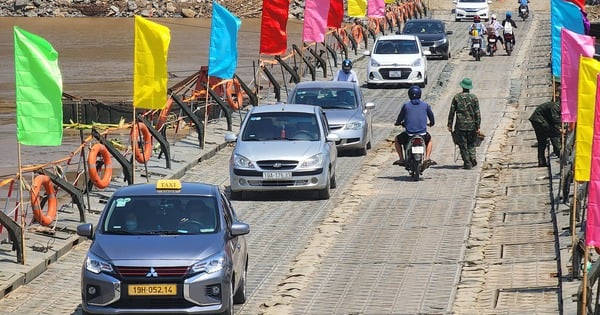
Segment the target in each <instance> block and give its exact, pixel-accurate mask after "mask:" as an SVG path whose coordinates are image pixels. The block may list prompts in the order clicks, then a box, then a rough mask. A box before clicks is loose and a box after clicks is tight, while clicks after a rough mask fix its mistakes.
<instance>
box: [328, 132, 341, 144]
mask: <svg viewBox="0 0 600 315" xmlns="http://www.w3.org/2000/svg"><path fill="white" fill-rule="evenodd" d="M336 141H340V136H338V134H337V133H330V134H328V135H327V142H336Z"/></svg>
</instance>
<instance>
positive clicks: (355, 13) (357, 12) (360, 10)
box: [348, 0, 367, 17]
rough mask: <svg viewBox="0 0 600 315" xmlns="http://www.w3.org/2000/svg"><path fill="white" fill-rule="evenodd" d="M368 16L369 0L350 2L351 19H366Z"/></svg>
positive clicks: (351, 0)
mask: <svg viewBox="0 0 600 315" xmlns="http://www.w3.org/2000/svg"><path fill="white" fill-rule="evenodd" d="M366 14H367V0H348V16H349V17H365V16H366Z"/></svg>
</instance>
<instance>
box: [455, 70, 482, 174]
mask: <svg viewBox="0 0 600 315" xmlns="http://www.w3.org/2000/svg"><path fill="white" fill-rule="evenodd" d="M460 86H461V87H462V89H463V90H462V92H460V93H457V94H456V95H454V98H453V99H452V104H451V105H450V112H449V113H448V131H450V132H451V133H452V139H453V140H454V142H455V144H456V145H458V148H459V150H460V156H461V158H462V160H463V163H464V165H463V168H464V169H467V170H469V169H472V168H473V166H476V165H477V158H476V151H475V141H476V140H477V137H478V136H479V127H480V125H481V112H480V111H479V100H478V99H477V96H475V94H472V93H470V91H471V89H473V81H471V79H469V78H464V79H462V81H461V82H460ZM453 124H454V128H452V125H453Z"/></svg>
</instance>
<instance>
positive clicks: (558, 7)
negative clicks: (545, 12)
mask: <svg viewBox="0 0 600 315" xmlns="http://www.w3.org/2000/svg"><path fill="white" fill-rule="evenodd" d="M550 7H551V8H550V11H551V12H550V24H551V27H552V28H551V30H550V33H551V35H552V75H553V76H554V77H556V78H560V74H561V61H560V59H561V54H560V49H561V44H560V30H561V29H562V28H563V27H565V28H566V29H568V30H570V31H572V32H575V33H577V34H582V35H583V34H585V31H584V29H583V16H582V14H581V11H580V10H579V8H578V7H577V6H576V5H575V4H573V3H571V2H566V1H563V0H550Z"/></svg>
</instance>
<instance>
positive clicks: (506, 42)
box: [504, 33, 513, 56]
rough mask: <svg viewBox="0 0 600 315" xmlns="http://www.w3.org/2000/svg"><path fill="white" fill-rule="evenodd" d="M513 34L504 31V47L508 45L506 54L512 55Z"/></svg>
mask: <svg viewBox="0 0 600 315" xmlns="http://www.w3.org/2000/svg"><path fill="white" fill-rule="evenodd" d="M512 41H513V34H512V33H504V47H506V54H507V55H509V56H510V54H512V51H513V42H512Z"/></svg>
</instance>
